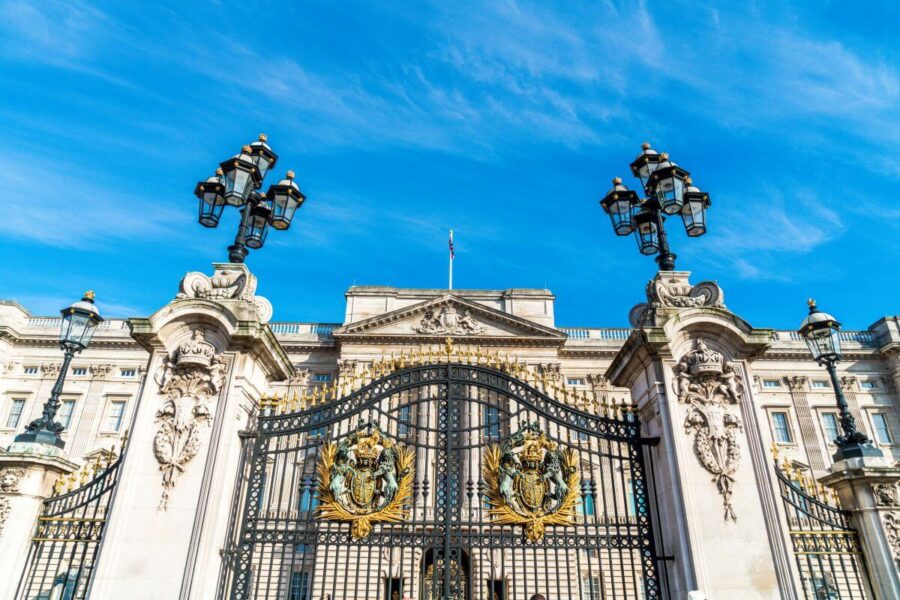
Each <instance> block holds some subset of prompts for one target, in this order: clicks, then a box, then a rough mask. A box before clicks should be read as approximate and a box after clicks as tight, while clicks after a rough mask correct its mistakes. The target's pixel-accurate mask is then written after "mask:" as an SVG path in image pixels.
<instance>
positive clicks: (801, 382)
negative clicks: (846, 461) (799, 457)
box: [784, 376, 827, 473]
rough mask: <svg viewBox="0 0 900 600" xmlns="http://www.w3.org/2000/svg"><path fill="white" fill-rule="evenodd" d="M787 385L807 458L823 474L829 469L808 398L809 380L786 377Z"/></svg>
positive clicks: (812, 467)
mask: <svg viewBox="0 0 900 600" xmlns="http://www.w3.org/2000/svg"><path fill="white" fill-rule="evenodd" d="M784 382H785V384H786V385H787V386H788V390H790V393H791V400H792V401H793V403H794V411H795V412H796V413H797V425H799V426H800V437H801V438H802V440H803V448H804V449H805V450H806V458H807V461H808V463H809V466H810V468H811V469H812V470H813V472H816V473H821V472H822V471H824V470H825V469H826V468H827V465H826V463H825V456H824V455H823V454H822V444H820V443H819V438H818V436H817V435H816V418H815V415H813V412H812V409H811V408H810V407H809V400H808V398H807V396H806V390H807V386H808V385H809V380H808V379H807V378H806V377H799V376H797V377H785V378H784Z"/></svg>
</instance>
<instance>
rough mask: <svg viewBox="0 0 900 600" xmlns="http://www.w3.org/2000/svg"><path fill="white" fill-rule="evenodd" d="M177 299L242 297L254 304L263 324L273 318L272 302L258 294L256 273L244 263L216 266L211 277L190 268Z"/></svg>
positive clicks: (245, 301) (251, 304) (243, 300)
mask: <svg viewBox="0 0 900 600" xmlns="http://www.w3.org/2000/svg"><path fill="white" fill-rule="evenodd" d="M176 298H179V299H186V298H200V299H203V300H219V301H221V300H239V301H241V302H244V303H246V304H247V305H248V306H250V307H253V309H254V310H255V311H256V312H257V314H258V316H259V320H260V322H261V323H268V322H269V319H271V318H272V312H273V308H272V303H271V302H269V301H268V300H267V299H266V298H263V297H262V296H257V295H256V276H255V275H253V274H252V273H251V272H250V270H249V269H247V267H246V266H244V265H233V264H228V265H216V271H215V273H213V275H212V277H210V276H208V275H206V274H205V273H200V272H199V271H191V272H190V273H187V274H186V275H185V276H184V278H183V279H182V280H181V284H180V286H179V291H178V294H177V295H176Z"/></svg>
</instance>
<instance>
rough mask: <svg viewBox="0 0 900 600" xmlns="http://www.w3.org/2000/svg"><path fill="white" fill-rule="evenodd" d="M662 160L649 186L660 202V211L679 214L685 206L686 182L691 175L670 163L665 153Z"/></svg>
mask: <svg viewBox="0 0 900 600" xmlns="http://www.w3.org/2000/svg"><path fill="white" fill-rule="evenodd" d="M660 158H662V159H663V160H662V162H661V163H659V167H657V169H656V170H655V171H653V173H652V174H651V175H650V181H649V183H648V184H647V186H648V187H649V188H652V189H653V193H654V194H655V195H656V198H657V199H658V200H659V207H660V210H662V211H663V212H664V213H666V214H667V215H674V214H678V213H679V212H681V207H682V205H683V204H684V180H685V179H687V178H688V177H689V176H690V173H688V172H687V171H685V170H684V169H682V168H681V167H679V166H678V165H676V164H675V163H673V162H671V161H669V157H668V155H667V154H666V153H665V152H663V153H662V154H660Z"/></svg>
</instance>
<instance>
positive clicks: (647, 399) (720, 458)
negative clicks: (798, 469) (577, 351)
mask: <svg viewBox="0 0 900 600" xmlns="http://www.w3.org/2000/svg"><path fill="white" fill-rule="evenodd" d="M647 296H648V302H647V303H645V304H641V305H638V306H636V307H635V308H634V309H633V310H632V313H631V321H632V324H633V325H634V326H635V327H637V328H638V329H637V330H636V331H635V332H633V333H632V335H631V337H630V338H629V339H628V341H627V342H626V343H625V345H624V346H623V348H622V350H621V351H620V352H619V354H618V355H617V356H616V358H615V359H614V360H613V363H612V364H611V365H610V368H609V370H608V371H607V376H608V377H609V379H610V381H611V382H612V384H613V385H615V386H622V387H628V388H630V390H631V397H632V399H633V400H635V401H636V402H637V403H638V407H639V412H640V415H641V419H642V421H643V422H644V423H645V424H646V426H645V430H644V435H645V436H648V437H659V438H660V442H659V444H658V445H657V446H656V447H655V448H653V449H652V450H651V451H652V452H653V453H654V461H653V462H654V474H653V475H654V487H655V490H656V496H657V500H658V504H659V507H660V512H661V514H660V515H658V523H657V524H658V526H659V527H660V529H661V530H662V536H661V537H662V539H663V540H664V546H663V547H661V548H658V549H657V551H658V552H659V553H660V554H661V555H671V556H673V557H674V561H673V562H672V563H669V569H668V573H669V580H670V584H671V589H670V595H671V597H672V598H686V597H689V594H690V593H692V592H694V593H695V595H696V596H697V597H707V598H749V597H753V598H761V599H763V598H764V599H772V600H775V599H776V598H777V599H794V598H796V595H795V591H794V586H793V581H792V579H791V575H790V573H791V570H790V554H789V551H788V548H787V545H786V535H785V532H784V530H783V523H782V521H781V519H780V517H779V512H778V506H777V502H776V501H777V498H776V497H775V494H774V491H773V490H774V486H773V483H772V481H771V474H770V469H769V462H768V461H769V457H768V452H767V450H766V448H765V444H764V441H763V439H762V438H761V434H760V431H761V427H760V424H759V423H758V421H757V420H758V416H757V415H758V411H757V410H756V409H755V403H754V400H753V392H752V386H751V385H750V384H749V373H748V370H747V367H746V362H745V361H746V360H748V359H749V358H750V357H752V356H754V355H756V354H757V353H759V352H761V351H762V350H763V349H764V348H765V347H766V346H767V345H768V344H769V343H770V340H771V335H772V332H771V331H770V330H756V329H753V328H752V327H751V326H750V325H749V324H747V323H746V322H745V321H743V320H742V319H740V318H739V317H737V316H736V315H734V314H733V313H731V312H729V311H728V310H727V309H726V308H725V306H724V304H723V293H722V291H721V289H719V288H718V286H717V285H716V284H715V283H713V282H704V283H701V284H698V285H696V286H691V285H690V284H689V283H688V274H687V273H685V272H663V273H660V274H659V275H657V277H656V278H655V279H654V280H653V281H651V283H650V284H649V285H648V288H647Z"/></svg>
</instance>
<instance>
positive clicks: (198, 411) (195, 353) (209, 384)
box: [153, 331, 225, 510]
mask: <svg viewBox="0 0 900 600" xmlns="http://www.w3.org/2000/svg"><path fill="white" fill-rule="evenodd" d="M224 379H225V363H224V361H223V360H222V359H221V358H220V357H218V356H216V354H215V348H214V347H213V345H212V344H210V343H209V342H207V341H206V340H205V339H204V337H203V332H202V331H195V332H194V333H193V335H192V337H191V339H190V340H188V341H187V342H185V343H183V344H181V346H179V347H178V350H177V352H176V353H175V354H174V356H173V357H169V358H167V359H166V361H165V363H164V364H163V365H162V367H161V368H160V370H159V372H158V373H157V377H156V382H157V383H158V384H159V390H160V393H161V394H162V395H163V396H164V397H165V401H164V402H163V405H162V407H161V408H160V409H159V410H158V411H157V412H156V422H157V424H158V428H157V430H156V435H155V436H154V438H153V454H154V456H155V457H156V460H157V462H158V463H159V468H160V471H162V474H163V481H162V486H163V492H162V498H161V500H160V504H159V508H160V510H165V509H166V506H167V505H168V501H169V492H170V491H171V489H172V488H173V487H175V481H176V479H177V477H178V475H179V474H180V473H181V472H182V471H184V469H185V467H186V465H187V464H188V463H189V462H190V461H191V459H193V458H194V456H196V455H197V452H198V451H199V450H200V446H201V439H200V432H201V429H202V428H203V427H205V426H206V425H208V424H209V420H210V419H211V414H210V409H209V406H208V402H209V400H210V398H212V397H213V396H214V395H215V394H216V393H218V391H219V390H220V389H221V387H222V384H223V382H224Z"/></svg>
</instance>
